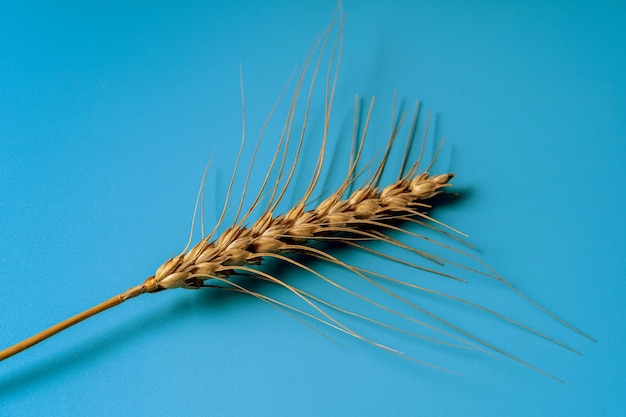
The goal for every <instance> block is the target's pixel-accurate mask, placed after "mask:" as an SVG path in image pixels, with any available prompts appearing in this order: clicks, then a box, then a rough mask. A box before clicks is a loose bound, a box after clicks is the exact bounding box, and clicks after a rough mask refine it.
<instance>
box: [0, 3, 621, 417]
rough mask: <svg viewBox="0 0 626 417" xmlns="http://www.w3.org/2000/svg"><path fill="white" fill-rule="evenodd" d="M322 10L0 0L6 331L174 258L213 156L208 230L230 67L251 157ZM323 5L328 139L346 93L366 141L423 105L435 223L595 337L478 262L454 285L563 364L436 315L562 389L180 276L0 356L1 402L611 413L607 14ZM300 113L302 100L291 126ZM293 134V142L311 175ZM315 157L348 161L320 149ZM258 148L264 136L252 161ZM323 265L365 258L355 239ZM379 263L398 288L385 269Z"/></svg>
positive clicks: (376, 142)
mask: <svg viewBox="0 0 626 417" xmlns="http://www.w3.org/2000/svg"><path fill="white" fill-rule="evenodd" d="M334 7H335V2H334V1H299V2H289V1H264V2H254V1H249V2H236V1H235V2H233V1H208V2H199V1H198V2H180V4H174V2H161V1H156V2H155V1H151V2H139V1H131V2H122V1H107V2H88V3H84V2H72V1H59V2H30V1H26V2H20V3H19V5H18V4H17V2H13V4H10V3H8V2H5V3H3V4H2V5H1V6H0V57H1V58H0V282H1V283H2V284H1V285H0V300H1V301H0V317H1V318H2V319H1V321H0V342H1V344H2V347H4V346H8V345H9V344H12V343H15V342H17V341H19V340H21V339H23V338H25V337H27V336H30V335H31V334H33V333H35V332H37V331H39V330H41V329H43V328H45V327H47V326H49V325H51V324H53V323H56V322H57V321H59V320H61V319H64V318H66V317H68V316H70V315H72V314H75V313H76V312H78V311H80V310H81V309H83V308H87V307H90V306H92V305H95V304H96V303H99V302H100V301H103V300H104V299H106V298H108V297H110V296H112V295H114V294H116V293H118V292H120V291H123V290H124V289H126V288H128V287H130V286H132V285H135V284H137V283H139V282H140V281H141V280H142V279H143V278H145V277H147V276H149V275H151V274H152V273H153V272H154V270H155V268H156V267H158V265H160V263H161V262H163V261H164V260H165V259H167V257H169V256H171V255H173V254H175V253H176V252H177V251H179V250H180V249H181V248H182V247H183V246H184V245H185V242H186V239H187V233H188V232H187V231H188V228H189V220H190V217H191V212H192V209H193V204H194V200H195V196H196V191H197V187H198V183H199V180H200V177H201V175H202V170H203V168H204V165H205V163H206V161H207V160H208V159H209V158H210V157H211V155H215V156H214V158H213V164H212V167H211V171H210V173H209V179H208V182H207V191H206V198H207V207H206V211H207V222H208V223H209V224H212V222H214V221H215V217H216V216H215V215H214V214H213V212H214V211H215V210H217V207H218V201H219V200H220V199H222V198H223V197H224V195H225V192H226V186H225V185H224V181H225V178H228V175H229V173H230V170H231V169H232V163H233V162H234V158H235V154H236V150H237V146H238V140H239V136H240V131H241V112H240V106H241V105H240V100H241V99H240V91H239V66H240V64H241V66H242V68H243V80H244V83H245V92H246V105H247V121H248V133H249V137H250V142H249V144H248V145H249V147H250V148H251V147H252V144H253V141H254V139H255V138H256V136H257V134H258V132H259V129H260V127H261V124H262V122H263V120H264V118H265V116H266V115H267V113H268V112H269V111H270V109H271V106H272V104H273V103H274V100H275V99H276V98H277V96H278V94H279V93H280V91H281V89H282V87H283V85H284V84H285V82H286V81H287V80H288V78H289V76H290V74H291V73H292V72H293V70H294V68H296V66H298V65H299V64H300V63H301V62H302V60H303V58H304V56H305V54H306V51H307V49H308V47H309V45H310V42H311V41H312V39H313V38H314V37H315V36H316V35H318V34H319V33H320V32H321V31H322V30H323V29H324V28H325V27H326V26H327V25H328V22H329V21H330V18H331V16H332V12H333V9H334ZM344 8H345V11H346V17H347V20H346V28H345V46H344V57H343V64H342V65H343V66H342V71H341V76H340V86H339V87H338V90H337V95H338V100H337V104H336V112H335V115H334V117H335V119H334V122H335V123H336V126H337V130H336V131H339V132H345V131H347V130H345V129H348V128H349V127H350V124H351V120H350V118H351V116H352V109H351V105H352V102H353V96H354V94H359V95H360V96H362V97H364V98H369V97H370V96H372V95H376V96H377V100H378V102H377V104H376V111H375V114H374V118H373V120H374V122H375V126H373V127H372V129H373V130H372V132H371V135H370V138H369V142H368V145H369V146H368V149H370V150H371V152H372V153H370V154H369V155H370V156H373V155H374V154H375V151H377V150H379V149H380V148H381V147H382V146H384V143H385V141H386V134H387V131H388V125H389V120H390V114H391V107H392V101H393V94H394V91H397V93H398V97H399V98H400V99H401V100H403V101H404V103H405V104H406V106H405V108H407V109H410V106H411V103H412V101H413V100H414V99H415V98H419V99H420V100H422V101H423V112H422V116H425V115H426V112H427V110H428V109H429V108H432V109H433V110H434V111H435V114H436V115H437V117H436V123H435V125H436V129H435V131H434V132H431V133H433V135H434V136H436V137H437V138H439V137H441V136H445V137H446V138H447V142H446V145H445V147H444V151H443V154H442V157H441V158H440V159H439V161H438V169H440V170H452V171H454V172H455V173H456V174H457V175H458V177H457V178H456V179H455V186H456V187H457V189H458V190H461V191H463V192H464V195H466V196H467V197H466V198H465V199H463V200H461V201H459V202H458V204H450V205H447V206H446V207H444V208H443V209H441V210H439V211H437V212H436V214H437V216H438V218H441V219H442V220H444V221H446V222H447V223H449V224H452V225H454V226H457V227H459V228H461V229H462V230H463V231H465V232H467V233H468V234H469V235H470V240H471V242H473V243H475V244H476V245H477V246H478V247H479V248H480V252H477V253H478V254H479V256H480V257H481V258H482V259H484V260H485V261H486V262H488V263H489V264H490V265H491V266H493V267H494V268H495V269H496V270H498V272H499V273H501V274H502V275H504V276H506V277H507V278H508V279H509V280H510V281H511V282H513V283H514V284H515V286H516V288H519V289H520V290H522V291H523V292H524V293H525V294H527V295H529V296H531V297H532V298H533V299H535V300H536V301H538V302H539V303H541V304H542V305H544V306H546V307H548V308H549V309H550V310H552V311H554V312H555V313H558V314H559V315H560V316H562V317H563V318H565V319H567V320H568V321H570V322H572V323H573V324H575V325H577V326H579V327H580V328H582V329H583V330H585V331H587V332H589V333H590V334H591V335H592V336H593V337H595V338H596V339H597V340H598V342H597V343H595V344H594V343H591V342H589V341H587V340H585V339H583V338H582V337H579V336H577V335H575V334H574V333H572V332H569V331H567V330H566V329H564V328H562V327H560V326H558V325H557V324H556V323H555V322H553V321H551V320H549V319H546V318H545V317H544V316H542V315H541V314H538V313H537V312H536V310H533V309H532V308H530V307H529V306H528V305H527V304H524V303H520V302H518V300H517V299H516V298H515V297H511V294H510V292H508V291H505V290H504V289H503V288H502V287H501V286H497V285H495V284H493V283H492V282H489V281H488V280H485V279H480V278H476V277H473V278H472V281H471V282H470V285H468V288H467V293H468V294H469V295H472V296H474V297H477V299H478V300H482V301H481V302H485V303H493V304H494V305H495V306H498V307H500V310H503V311H505V312H507V313H509V314H511V315H513V316H515V317H516V318H521V319H524V321H525V322H527V323H529V324H531V325H533V326H536V327H537V328H540V329H541V330H546V331H548V332H550V334H553V335H555V336H556V337H558V338H559V339H561V340H563V341H564V342H566V343H569V344H571V345H572V346H573V347H575V348H576V349H579V350H580V351H582V352H583V353H584V356H583V357H578V356H576V355H575V354H572V353H570V352H568V351H566V350H564V349H561V348H558V347H555V346H554V345H551V344H549V343H546V342H545V341H542V340H540V339H539V338H537V337H534V336H532V335H529V334H525V333H523V332H519V331H516V330H515V329H514V328H512V327H513V326H510V325H506V324H502V323H498V322H497V321H495V320H492V319H490V318H489V317H485V316H484V315H477V314H475V313H473V312H469V313H468V312H467V311H465V310H463V309H459V308H457V307H455V306H454V305H449V306H446V304H445V303H444V304H443V310H442V311H446V307H448V308H449V309H450V310H449V312H450V314H449V315H448V316H447V317H454V318H455V319H456V320H458V322H459V323H461V324H463V325H465V324H468V325H474V326H475V328H477V331H478V332H481V335H486V336H489V337H490V338H491V339H490V340H495V341H500V342H501V343H502V344H501V345H502V346H503V347H505V348H506V349H507V350H509V349H510V350H512V351H514V353H515V354H519V355H520V356H521V357H523V358H524V359H527V360H529V361H530V362H532V363H533V364H536V365H537V366H539V367H540V368H541V369H545V370H546V371H548V372H550V373H552V374H554V375H557V376H558V377H560V378H563V379H564V380H566V381H567V382H568V383H569V384H568V385H564V384H560V383H558V382H555V381H554V380H551V379H549V378H547V377H545V376H542V375H540V374H539V373H537V372H533V371H532V370H530V369H528V368H525V367H523V366H520V365H519V364H516V363H515V362H513V361H510V360H506V359H502V360H500V361H499V360H496V359H492V358H489V357H488V356H484V355H478V354H475V353H464V352H455V351H450V350H446V349H441V350H439V349H433V348H432V347H430V348H428V347H427V348H425V350H424V351H418V352H417V353H418V354H424V356H423V358H424V359H425V360H427V361H429V362H433V363H437V364H439V365H443V366H447V367H449V368H452V369H454V370H456V371H458V372H460V373H462V374H463V375H464V376H462V377H459V376H455V375H449V374H446V373H442V372H438V371H435V370H432V369H429V368H426V367H422V366H419V365H417V364H413V363H411V362H409V361H406V360H403V359H400V358H397V357H395V356H394V355H391V354H389V353H386V352H383V351H380V350H378V349H376V348H373V347H371V346H369V345H367V344H365V343H361V342H358V341H356V340H353V339H350V338H348V337H346V336H343V335H341V334H338V333H337V332H334V331H333V330H331V329H327V328H323V327H318V329H319V330H322V331H323V332H324V333H325V334H326V335H328V336H330V337H332V338H333V339H335V340H336V341H337V342H338V344H335V343H332V342H329V341H328V340H327V339H325V338H323V337H321V336H320V335H319V334H317V333H315V332H313V331H311V330H310V329H309V328H307V327H306V326H303V325H302V324H301V323H300V322H298V321H297V320H294V319H292V318H290V317H289V316H288V315H285V314H283V313H281V312H280V311H278V310H276V309H273V308H270V307H268V306H267V305H265V304H264V303H262V302H260V301H255V300H253V299H250V298H246V297H243V296H228V295H227V296H220V295H219V294H207V293H204V294H200V293H191V292H185V291H182V290H181V291H176V292H174V291H173V292H166V293H160V294H157V295H146V296H142V297H140V298H138V299H136V300H133V301H131V302H128V303H126V304H124V305H123V306H120V307H118V308H116V309H115V310H112V311H109V312H107V313H105V314H102V315H101V316H98V317H95V318H93V319H90V320H89V321H87V322H85V323H83V324H81V325H79V326H77V327H76V328H73V329H72V330H69V331H67V332H65V333H63V334H61V335H58V336H56V337H55V338H54V339H51V340H49V341H47V342H45V343H42V344H41V345H38V346H37V347H35V348H33V349H32V350H30V351H28V352H25V353H23V354H20V355H18V356H15V357H13V358H11V359H9V360H7V361H4V362H2V363H0V415H1V416H31V415H90V416H107V415H151V416H159V415H218V416H236V415H257V416H261V415H272V416H278V415H284V416H287V415H360V416H365V415H419V416H461V415H463V416H467V415H475V416H477V415H480V416H504V415H507V416H529V415H551V416H591V415H602V416H619V415H624V414H625V413H626V406H625V404H624V399H623V392H624V391H625V388H626V387H625V383H624V371H625V369H624V368H625V367H624V359H623V346H624V342H625V341H626V340H625V339H626V338H625V331H624V313H625V308H624V306H625V303H624V299H626V285H625V284H624V277H625V273H626V261H625V258H626V257H625V255H626V253H625V250H624V246H625V245H624V235H625V232H626V221H625V220H624V216H623V207H624V201H625V198H624V197H625V193H624V187H623V184H622V179H623V177H624V168H623V163H624V160H625V157H626V117H625V116H624V114H626V76H625V75H624V74H625V73H626V71H625V70H626V54H625V53H624V51H625V50H626V28H625V26H624V24H623V19H624V16H625V15H626V10H625V7H624V6H623V5H621V2H610V1H609V2H603V3H597V2H590V1H589V2H585V1H574V2H558V1H550V2H543V1H524V2H505V3H502V2H495V1H494V2H489V1H485V2H458V1H443V2H425V1H385V2H382V1H381V2H377V1H346V2H345V3H344ZM284 111H285V108H284V107H282V108H279V111H278V114H277V117H278V119H277V120H280V117H284V114H285V113H284ZM281 112H282V113H281ZM320 117H321V108H320V107H319V103H318V106H317V107H315V108H314V110H313V112H312V118H313V120H312V126H318V127H319V123H320ZM421 120H422V121H424V117H422V119H421ZM342 129H343V130H342ZM276 131H277V128H276V126H274V130H270V132H269V133H268V137H271V136H272V135H274V137H275V133H276ZM312 131H313V133H314V132H315V128H314V127H312ZM312 135H313V134H312ZM311 140H313V139H311ZM332 140H333V141H336V138H332ZM341 143H344V144H345V136H344V141H343V142H341ZM314 149H315V147H314V146H312V147H310V148H307V153H306V155H305V156H306V158H305V165H307V164H308V166H309V167H310V166H311V164H312V162H313V160H314V158H315V157H316V156H317V154H316V153H315V151H314ZM329 149H330V150H329V153H330V154H332V153H333V152H336V153H338V154H340V155H342V156H344V157H345V156H346V155H345V153H343V154H342V153H341V151H340V150H341V149H344V148H341V145H337V144H336V143H335V142H333V144H332V145H331V147H330V148H329ZM272 153H273V148H272V147H271V146H267V147H263V148H262V151H261V154H262V155H261V156H260V160H261V161H266V162H267V161H269V159H270V158H271V156H272ZM344 161H345V160H344ZM332 163H333V165H332V166H333V167H339V168H338V169H340V168H341V167H344V168H345V164H344V165H343V166H342V162H341V160H336V161H335V160H333V162H332ZM257 172H258V171H257ZM340 172H341V173H343V171H340ZM257 175H258V174H257ZM334 175H335V174H334ZM335 176H337V177H341V174H336V175H335ZM413 230H415V229H413ZM418 230H419V229H418ZM408 242H411V244H415V245H419V244H421V242H420V241H419V240H417V239H414V240H411V239H408ZM398 253H399V252H398ZM404 256H406V253H405V254H404ZM344 259H347V260H349V261H350V262H351V263H356V264H358V265H364V266H368V265H369V266H370V267H372V266H375V265H377V263H378V261H376V260H375V258H372V256H370V255H366V254H361V253H359V252H350V251H349V253H345V258H344ZM412 259H416V258H412ZM320 268H321V266H320ZM384 268H386V269H385V272H387V273H389V274H390V275H394V274H395V275H394V276H398V275H399V276H400V277H402V278H407V279H410V277H407V275H406V273H407V269H406V268H404V269H403V268H400V267H399V266H396V267H393V266H391V265H389V264H385V265H384ZM330 273H333V274H337V273H341V272H340V271H339V272H338V271H336V270H332V271H330ZM290 274H293V275H294V276H293V279H294V280H295V282H299V281H298V280H302V279H307V275H306V274H304V273H297V272H295V271H290ZM343 274H344V275H345V274H346V273H345V272H343ZM468 275H471V274H468ZM423 279H424V280H425V281H422V282H427V280H428V278H423ZM431 279H435V278H432V277H431ZM309 280H310V279H309ZM311 281H312V280H311ZM432 282H436V281H432ZM311 285H313V288H315V285H317V284H315V283H312V284H311ZM443 285H447V284H443ZM324 288H325V286H324V285H322V284H321V283H320V285H319V287H318V289H319V290H320V291H324ZM268 291H269V290H268ZM463 291H465V290H463V289H462V290H461V292H460V293H461V294H463ZM450 304H452V303H450ZM464 323H465V324H464ZM374 332H376V330H374ZM374 334H376V333H374ZM383 337H388V340H390V341H391V342H398V343H400V344H405V345H406V344H407V340H408V342H410V343H413V341H412V340H411V339H410V338H409V337H408V336H407V337H397V336H394V335H390V334H388V333H387V334H384V335H383Z"/></svg>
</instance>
